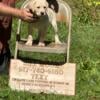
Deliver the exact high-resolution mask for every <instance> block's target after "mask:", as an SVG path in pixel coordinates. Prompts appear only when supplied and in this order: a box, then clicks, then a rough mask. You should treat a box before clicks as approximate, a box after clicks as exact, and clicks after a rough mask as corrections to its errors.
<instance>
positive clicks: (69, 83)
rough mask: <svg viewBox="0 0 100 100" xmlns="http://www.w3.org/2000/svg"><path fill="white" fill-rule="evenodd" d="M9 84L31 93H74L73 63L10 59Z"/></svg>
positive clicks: (13, 87)
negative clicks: (30, 61)
mask: <svg viewBox="0 0 100 100" xmlns="http://www.w3.org/2000/svg"><path fill="white" fill-rule="evenodd" d="M9 85H10V87H11V88H12V89H13V90H15V89H16V90H25V91H30V92H33V93H40V92H44V93H55V94H64V95H74V94H75V64H69V63H66V64H64V65H57V66H56V65H44V64H31V63H24V62H22V61H20V60H11V66H10V80H9Z"/></svg>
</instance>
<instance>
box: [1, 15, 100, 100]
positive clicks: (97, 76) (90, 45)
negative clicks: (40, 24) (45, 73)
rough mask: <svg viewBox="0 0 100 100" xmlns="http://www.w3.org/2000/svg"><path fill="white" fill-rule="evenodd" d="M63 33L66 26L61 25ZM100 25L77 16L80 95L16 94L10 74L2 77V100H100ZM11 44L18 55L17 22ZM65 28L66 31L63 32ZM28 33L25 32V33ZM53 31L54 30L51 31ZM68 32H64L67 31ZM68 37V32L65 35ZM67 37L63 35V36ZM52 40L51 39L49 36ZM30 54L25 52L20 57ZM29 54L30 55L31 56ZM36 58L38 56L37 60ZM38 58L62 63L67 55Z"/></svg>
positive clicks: (73, 55)
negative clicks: (11, 83)
mask: <svg viewBox="0 0 100 100" xmlns="http://www.w3.org/2000/svg"><path fill="white" fill-rule="evenodd" d="M61 27H63V28H61V31H62V32H63V30H64V26H63V25H61ZM99 27H100V26H99V25H94V26H93V25H87V24H84V25H83V24H81V23H79V22H77V18H75V17H74V20H73V26H72V36H71V50H70V62H73V63H76V64H77V73H76V74H77V76H76V95H75V96H62V95H54V94H31V93H27V92H17V91H12V90H11V89H10V88H9V86H8V79H9V77H8V75H6V74H2V75H0V100H13V99H14V100H99V99H100V84H99V83H100V34H99V32H100V31H99ZM13 29H14V30H13V32H12V39H11V41H10V43H11V51H12V55H14V47H15V46H14V45H15V31H16V21H15V22H14V24H13ZM62 29H63V30H62ZM24 31H25V30H24ZM49 32H50V31H49ZM63 33H64V32H63ZM64 34H65V33H64ZM61 36H62V38H64V36H63V35H61ZM49 38H50V37H49ZM26 54H27V53H25V52H21V53H20V56H23V55H26ZM30 55H31V54H29V55H26V56H30ZM33 55H34V57H33ZM33 55H32V57H33V58H34V59H41V58H43V60H49V61H52V60H55V59H56V60H58V61H62V59H63V56H61V55H52V54H48V55H47V54H46V55H45V54H34V53H33Z"/></svg>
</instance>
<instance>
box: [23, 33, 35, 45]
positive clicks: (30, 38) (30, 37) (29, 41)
mask: <svg viewBox="0 0 100 100" xmlns="http://www.w3.org/2000/svg"><path fill="white" fill-rule="evenodd" d="M32 40H33V39H32V35H29V36H28V38H27V42H26V43H25V45H28V46H32V42H33V41H32Z"/></svg>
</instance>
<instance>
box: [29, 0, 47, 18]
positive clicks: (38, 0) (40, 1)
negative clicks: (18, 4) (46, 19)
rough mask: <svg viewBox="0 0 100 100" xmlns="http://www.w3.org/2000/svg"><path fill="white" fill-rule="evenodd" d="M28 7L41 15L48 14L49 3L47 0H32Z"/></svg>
mask: <svg viewBox="0 0 100 100" xmlns="http://www.w3.org/2000/svg"><path fill="white" fill-rule="evenodd" d="M28 7H29V9H30V10H31V11H32V12H33V13H35V14H36V15H37V16H38V17H39V16H44V15H46V10H47V8H48V3H47V1H46V0H31V1H30V3H29V5H28Z"/></svg>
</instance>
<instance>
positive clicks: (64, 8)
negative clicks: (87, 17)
mask: <svg viewBox="0 0 100 100" xmlns="http://www.w3.org/2000/svg"><path fill="white" fill-rule="evenodd" d="M58 5H59V10H58V13H55V12H54V10H53V9H51V8H49V7H48V3H47V1H46V0H26V1H25V2H24V4H23V5H22V8H28V9H30V10H31V12H32V13H33V14H34V17H38V20H37V21H36V22H33V23H29V25H28V34H29V36H28V39H27V42H26V45H32V41H33V38H32V32H33V27H35V28H37V29H38V34H39V44H38V45H39V46H45V44H44V38H45V33H46V31H47V28H48V24H49V23H50V24H51V25H52V26H53V28H54V31H55V43H56V44H61V41H60V40H59V37H58V28H57V21H63V20H64V21H65V22H66V23H71V10H70V7H69V6H68V4H67V3H66V2H63V1H62V0H58Z"/></svg>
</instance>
